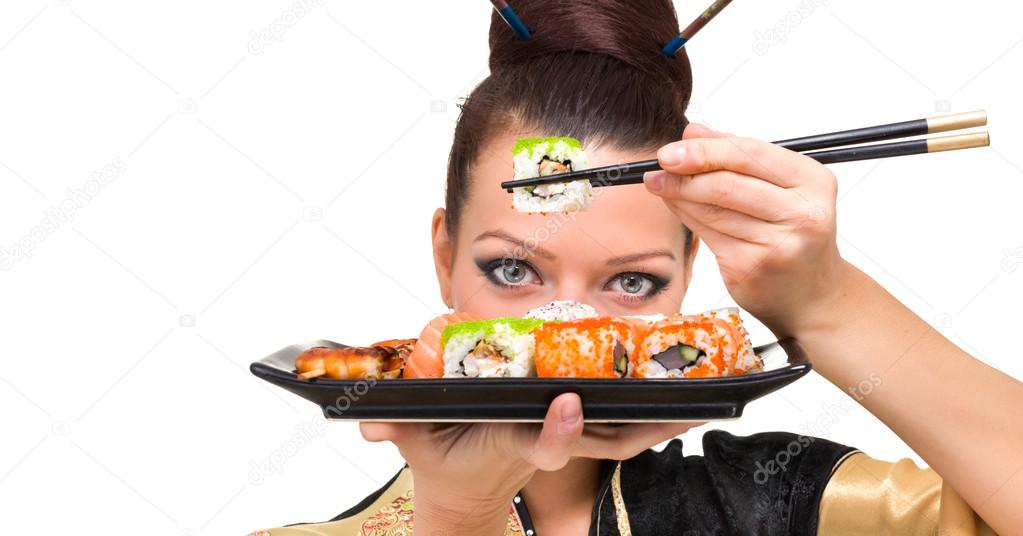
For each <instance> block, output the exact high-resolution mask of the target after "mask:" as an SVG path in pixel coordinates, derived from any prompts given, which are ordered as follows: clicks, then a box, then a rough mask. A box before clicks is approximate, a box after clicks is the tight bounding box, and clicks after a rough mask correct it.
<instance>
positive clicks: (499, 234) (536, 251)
mask: <svg viewBox="0 0 1023 536" xmlns="http://www.w3.org/2000/svg"><path fill="white" fill-rule="evenodd" d="M486 238H497V239H499V240H504V241H505V242H509V243H511V244H514V245H515V246H516V247H518V248H520V249H521V250H522V251H521V253H519V252H516V253H519V254H517V255H515V256H518V257H526V256H529V255H537V256H539V257H543V258H545V259H550V260H553V259H556V258H557V256H556V255H554V254H553V253H551V252H550V251H548V250H546V249H544V248H543V247H542V246H540V245H539V244H538V243H536V241H533V244H532V245H530V244H529V243H527V242H526V241H525V240H522V239H520V238H516V237H514V236H512V235H510V234H508V233H506V232H505V231H503V230H501V229H498V230H496V231H486V232H484V233H480V235H479V236H477V237H476V238H475V239H473V243H474V244H475V243H476V242H479V241H480V240H483V239H486Z"/></svg>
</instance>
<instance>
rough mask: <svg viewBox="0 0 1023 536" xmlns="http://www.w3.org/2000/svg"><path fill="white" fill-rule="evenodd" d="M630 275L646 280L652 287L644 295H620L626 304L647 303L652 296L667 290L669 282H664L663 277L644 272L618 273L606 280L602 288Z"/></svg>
mask: <svg viewBox="0 0 1023 536" xmlns="http://www.w3.org/2000/svg"><path fill="white" fill-rule="evenodd" d="M630 275H632V276H637V277H642V278H644V279H647V280H649V281H650V284H651V285H652V286H651V288H650V290H648V291H647V292H646V294H622V295H621V300H622V301H624V302H626V303H640V302H644V301H647V300H649V299H651V298H653V297H654V296H656V295H658V294H660V293H661V292H664V290H665V289H667V288H668V283H669V282H668V281H667V280H665V279H664V278H663V277H660V276H656V275H654V274H650V273H646V272H620V273H617V274H615V275H613V276H611V279H608V281H607V283H605V284H604V288H605V289H606V288H607V287H608V286H610V285H611V283H613V282H615V281H618V280H621V279H622V278H624V277H626V276H630Z"/></svg>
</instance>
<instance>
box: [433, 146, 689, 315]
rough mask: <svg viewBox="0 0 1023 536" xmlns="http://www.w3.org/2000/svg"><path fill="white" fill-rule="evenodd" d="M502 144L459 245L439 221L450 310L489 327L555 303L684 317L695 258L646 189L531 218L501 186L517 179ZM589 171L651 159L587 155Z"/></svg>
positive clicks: (472, 198)
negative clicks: (490, 320)
mask: <svg viewBox="0 0 1023 536" xmlns="http://www.w3.org/2000/svg"><path fill="white" fill-rule="evenodd" d="M523 136H524V134H513V133H509V134H507V135H502V136H497V137H494V138H492V139H491V140H490V142H489V143H487V144H485V145H484V147H483V151H482V153H481V155H480V156H479V157H478V159H477V162H476V167H475V169H474V173H473V176H472V177H471V185H470V187H469V196H468V199H467V202H466V205H465V206H464V207H463V210H462V217H461V221H460V224H459V228H458V231H457V233H458V235H457V237H455V240H453V241H452V240H450V237H448V236H447V233H446V232H445V230H444V220H443V218H444V212H443V210H438V211H437V214H436V215H435V216H434V221H433V237H434V260H435V262H436V265H437V277H438V279H439V281H440V286H441V293H442V296H443V298H444V301H445V303H446V304H447V305H448V306H449V307H452V308H454V309H457V310H462V311H471V312H473V313H476V314H478V315H481V316H483V317H485V318H492V317H497V316H521V315H522V314H524V313H525V312H526V311H528V310H529V309H532V308H533V307H536V306H539V305H543V304H544V303H547V302H550V301H553V300H573V301H578V302H583V303H588V304H590V305H592V306H593V307H595V308H596V309H597V311H599V312H600V313H601V314H607V315H629V314H652V313H665V314H667V313H672V312H677V311H679V310H680V308H681V305H682V298H683V297H684V296H685V292H686V287H687V286H688V284H689V278H690V270H691V268H692V257H693V255H695V252H696V244H694V245H693V251H692V254H691V255H690V256H689V258H687V257H686V256H685V251H684V250H685V231H684V229H683V226H682V224H681V223H680V222H679V220H678V217H677V216H675V215H674V214H673V213H672V212H671V211H669V210H668V208H667V207H666V206H665V205H664V203H663V202H661V200H660V198H658V197H656V196H653V195H651V194H649V193H648V192H647V191H646V189H645V188H644V187H643V185H642V184H638V185H630V186H618V187H613V188H595V189H594V198H593V203H592V206H590V208H588V209H586V210H584V211H580V212H575V213H552V214H524V213H520V212H518V211H516V210H515V209H514V208H512V197H511V194H509V193H507V192H506V191H505V190H503V189H502V188H501V187H500V183H501V182H502V181H506V180H509V179H510V178H511V177H512V175H513V170H512V158H511V147H512V145H514V143H515V140H516V139H517V138H519V137H523ZM585 149H586V151H587V156H588V158H589V164H590V166H591V167H597V166H605V165H611V164H618V163H623V162H630V161H635V160H645V159H649V158H654V157H655V155H654V154H653V153H637V152H621V151H616V150H611V149H606V148H602V147H585Z"/></svg>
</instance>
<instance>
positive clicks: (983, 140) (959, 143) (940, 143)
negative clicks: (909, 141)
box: [927, 132, 991, 153]
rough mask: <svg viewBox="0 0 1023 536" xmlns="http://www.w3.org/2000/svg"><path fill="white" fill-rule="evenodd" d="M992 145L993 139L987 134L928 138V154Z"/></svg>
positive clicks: (978, 133) (975, 133)
mask: <svg viewBox="0 0 1023 536" xmlns="http://www.w3.org/2000/svg"><path fill="white" fill-rule="evenodd" d="M990 144H991V137H990V136H989V135H988V133H987V132H974V133H972V134H956V135H954V136H937V137H934V138H927V152H929V153H936V152H939V151H954V150H956V149H969V148H971V147H987V146H988V145H990Z"/></svg>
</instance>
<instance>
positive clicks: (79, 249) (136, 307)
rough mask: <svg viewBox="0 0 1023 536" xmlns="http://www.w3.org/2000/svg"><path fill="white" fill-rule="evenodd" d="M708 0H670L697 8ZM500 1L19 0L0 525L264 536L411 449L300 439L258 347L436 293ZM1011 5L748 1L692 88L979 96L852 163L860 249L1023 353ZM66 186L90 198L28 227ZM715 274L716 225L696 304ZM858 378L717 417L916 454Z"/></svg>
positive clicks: (919, 100)
mask: <svg viewBox="0 0 1023 536" xmlns="http://www.w3.org/2000/svg"><path fill="white" fill-rule="evenodd" d="M705 3H707V1H706V0H701V1H700V2H694V1H689V0H687V1H685V2H676V5H677V8H678V10H679V12H680V18H682V19H683V20H684V21H688V20H690V19H691V18H692V17H694V16H696V15H697V14H698V13H699V12H700V11H701V10H702V9H703V8H704V7H705V5H704V4H705ZM800 6H802V10H800V9H801V8H800ZM297 11H303V12H304V16H302V17H296V16H295V15H296V12H297ZM489 20H490V7H489V4H488V3H487V2H484V1H483V0H478V1H474V2H460V3H459V4H458V5H457V7H456V6H455V5H454V4H445V3H442V2H418V3H416V4H412V3H411V2H407V3H406V2H402V3H394V2H380V3H374V2H356V3H352V2H339V1H336V0H328V1H327V2H326V3H325V4H323V5H317V4H313V3H308V4H305V7H301V5H299V7H298V8H296V7H295V5H294V4H293V3H292V2H291V1H273V2H257V3H252V2H212V3H211V2H197V1H185V2H169V3H151V2H90V1H84V0H71V1H70V2H65V1H57V2H54V3H46V2H40V1H21V2H5V3H4V4H3V7H2V8H0V246H2V247H3V248H5V251H8V252H10V249H11V248H12V246H15V245H17V244H19V243H21V244H22V245H24V246H29V247H31V251H30V256H26V257H25V258H15V257H14V256H11V255H8V256H7V257H6V258H4V259H5V260H4V263H5V264H4V268H5V270H4V271H2V272H0V292H2V295H0V296H2V298H0V303H2V307H0V326H2V327H0V330H2V341H3V354H2V360H0V415H2V417H3V418H2V431H0V520H2V521H0V523H2V526H3V527H4V529H5V531H6V532H10V533H30V532H45V533H50V534H54V533H58V532H61V531H71V530H75V529H81V530H84V531H85V532H90V533H91V532H98V531H100V529H99V528H97V527H98V526H103V530H104V531H106V532H109V533H123V534H128V533H146V534H167V535H178V534H180V535H188V534H199V533H201V534H243V533H246V532H247V531H249V530H254V529H258V528H263V527H268V526H276V525H280V524H284V523H290V522H298V521H315V520H322V519H326V518H329V517H331V516H333V515H335V514H336V513H338V512H340V511H342V510H344V509H346V508H347V507H349V506H351V505H352V504H354V503H355V502H357V501H358V500H359V499H361V498H362V497H363V496H365V495H366V494H368V493H369V492H370V491H372V490H374V489H376V488H377V487H378V486H379V485H380V484H381V483H383V482H384V481H386V479H387V478H388V477H390V476H391V474H393V472H394V471H396V470H397V469H398V467H399V466H400V464H401V462H400V459H399V458H398V456H397V454H396V451H395V450H394V449H393V447H391V446H389V445H378V444H368V443H365V442H363V441H362V440H361V438H360V436H359V434H358V430H357V427H356V425H354V424H347V423H332V424H331V425H330V426H329V427H328V429H327V431H326V433H325V435H324V436H323V437H320V436H314V437H313V440H312V441H307V442H302V443H303V444H302V445H301V446H298V443H299V441H297V440H296V439H295V437H294V436H295V435H296V434H299V433H301V432H300V430H301V429H306V430H310V429H311V430H315V428H312V427H314V426H315V424H316V421H317V420H316V417H317V410H316V408H315V407H314V406H312V405H311V404H309V403H307V402H305V401H304V400H301V399H298V398H296V397H294V396H292V395H290V394H288V393H286V392H283V391H280V390H277V389H276V388H273V387H271V386H269V385H266V384H263V383H262V382H260V381H259V380H257V379H255V378H254V377H253V376H251V375H250V374H249V373H248V370H247V366H248V364H249V363H250V362H251V361H253V360H256V359H258V358H260V357H262V356H263V355H265V354H268V353H270V352H272V351H274V350H276V349H278V348H279V347H282V346H284V345H287V344H290V343H294V342H301V341H305V340H310V339H315V338H332V339H335V340H341V341H349V342H356V343H358V342H362V343H367V342H370V341H372V340H376V339H382V338H389V337H398V336H414V335H416V334H417V333H418V331H419V329H420V328H421V326H422V325H423V324H424V323H425V322H426V320H427V319H429V318H430V316H431V315H433V314H435V313H437V312H439V311H441V310H442V308H443V306H442V303H441V302H440V299H439V296H438V292H437V286H436V282H435V279H434V275H433V266H432V261H431V257H430V246H429V240H428V236H429V229H428V224H429V217H430V214H431V213H432V211H433V210H434V208H435V207H437V206H439V205H440V204H441V203H442V199H443V197H442V195H443V193H442V192H443V179H444V174H445V161H446V157H447V152H448V149H449V142H450V137H451V132H452V128H453V124H454V123H453V121H454V119H455V118H456V117H457V108H456V101H457V99H458V98H459V97H461V96H463V95H464V94H465V93H466V92H467V91H468V89H469V88H471V87H472V86H473V85H474V84H475V83H476V82H478V81H479V80H481V78H482V77H483V76H485V74H486V58H487V47H486V34H487V28H488V24H489ZM1019 20H1020V12H1019V8H1018V7H1017V5H1016V3H1014V2H995V1H975V2H969V3H960V2H954V3H953V2H924V1H902V2H882V1H858V2H830V3H824V2H817V3H803V4H801V3H797V2H795V1H793V0H771V1H757V2H753V1H741V2H736V3H735V4H733V5H732V6H731V7H729V8H728V9H727V10H726V11H725V12H724V13H723V14H722V15H721V16H720V17H719V18H718V19H716V20H715V21H714V22H712V23H711V24H710V25H709V26H708V27H707V28H706V29H705V30H704V32H703V33H701V34H700V35H699V36H698V37H697V38H696V39H694V40H693V41H692V42H691V43H690V45H689V54H690V55H691V57H692V63H693V68H694V73H695V75H694V79H695V91H694V99H693V105H692V109H691V114H690V115H691V117H692V118H693V119H695V120H700V121H705V122H707V123H709V124H710V125H712V126H714V127H716V128H718V129H722V130H727V131H733V132H738V133H742V134H745V135H751V136H757V137H763V138H766V139H780V138H787V137H793V136H799V135H806V134H811V133H817V132H823V131H828V130H838V129H843V128H851V127H856V126H865V125H870V124H877V123H882V122H889V121H897V120H903V119H910V118H915V117H920V116H924V115H927V114H930V113H934V112H935V111H936V110H937V111H943V110H951V111H967V110H972V109H977V108H985V109H987V110H988V112H989V113H990V115H991V121H990V127H989V130H990V132H991V135H992V139H993V146H992V147H991V148H989V149H975V150H969V151H962V152H956V153H946V154H937V155H927V156H916V157H908V158H903V159H896V160H888V161H884V162H880V163H879V162H866V163H851V164H844V165H836V166H834V168H833V169H834V170H835V172H836V173H837V174H838V175H839V180H840V184H841V193H840V195H841V199H840V202H839V220H840V221H839V232H840V235H841V238H840V247H841V249H842V252H843V254H844V255H845V256H846V257H847V258H848V259H850V260H851V261H853V262H854V263H855V264H856V265H858V266H860V267H861V268H863V269H864V270H866V271H867V272H869V273H870V274H871V275H873V276H874V277H875V278H877V279H878V280H879V281H880V282H881V283H882V284H884V285H885V287H886V288H888V289H889V290H890V291H891V292H892V293H893V294H895V295H896V296H897V297H898V298H899V299H901V300H902V301H904V302H905V303H906V304H907V305H908V306H910V307H911V308H913V310H915V311H916V312H917V313H919V314H920V315H921V316H922V317H923V318H925V319H927V320H928V321H930V322H932V323H933V324H935V325H936V326H937V327H939V328H940V329H941V330H942V331H943V332H944V333H946V335H948V336H949V337H950V338H951V339H952V340H953V341H954V342H955V343H956V344H958V345H960V346H961V347H963V348H964V349H966V350H967V351H969V352H971V353H973V354H974V355H976V356H977V357H979V358H981V359H983V360H984V361H986V362H988V363H990V364H992V365H993V366H996V367H998V368H1000V369H1002V370H1004V371H1006V372H1007V373H1009V374H1011V375H1013V376H1015V377H1017V378H1020V377H1023V364H1021V362H1020V355H1021V353H1020V348H1019V333H1020V327H1019V322H1020V319H1021V315H1020V305H1019V304H1020V298H1021V297H1023V265H1021V264H1020V262H1019V261H1023V213H1021V211H1020V199H1021V198H1023V169H1021V167H1023V154H1021V153H1020V150H1019V147H1020V143H1021V141H1023V135H1021V134H1020V131H1019V125H1020V124H1021V119H1023V118H1021V113H1020V112H1021V99H1020V97H1019V95H1020V93H1021V92H1020V87H1019V83H1018V80H1019V78H1018V76H1019V73H1020V71H1021V69H1020V68H1021V66H1023V65H1021V64H1023V46H1019V45H1020V43H1021V38H1023V35H1021V33H1020V29H1019V25H1018V22H1019ZM527 23H528V21H527ZM268 28H271V29H274V30H275V31H276V32H277V33H276V36H277V37H276V39H275V40H274V41H273V42H271V43H269V44H265V45H263V46H261V47H260V46H256V45H255V44H253V43H252V42H251V39H252V37H251V35H252V34H251V33H252V32H257V33H258V32H260V31H263V30H264V29H268ZM772 31H773V32H775V34H774V37H775V38H776V39H774V40H773V43H769V42H767V41H766V40H767V39H769V38H770V33H769V32H772ZM758 32H759V34H758ZM757 35H761V36H763V37H762V38H760V37H757ZM758 43H759V44H758ZM765 45H766V46H765ZM108 166H109V168H108ZM105 168H106V169H105ZM116 168H120V169H121V171H118V170H117V169H116ZM104 172H106V173H107V179H108V180H107V182H108V184H107V185H105V186H102V187H101V188H96V184H92V185H91V186H89V188H90V189H91V193H89V192H86V194H85V195H82V194H76V193H75V191H76V190H81V189H84V188H86V186H87V184H88V183H89V182H90V180H91V177H92V176H93V174H94V173H99V174H102V173H104ZM69 192H70V193H69ZM69 196H70V198H69ZM68 199H70V200H71V201H70V203H72V204H74V206H75V208H74V212H73V213H72V214H71V217H70V218H69V221H63V220H59V221H60V223H59V224H57V225H51V226H50V228H49V229H42V228H40V229H37V230H35V231H33V228H35V227H36V226H38V225H40V223H41V222H42V221H43V220H44V218H46V217H47V211H48V210H49V209H51V207H58V208H59V207H61V206H62V204H63V205H65V206H70V205H68V203H67V202H66V201H67V200H68ZM78 205H81V206H78ZM33 233H34V234H33ZM26 237H27V238H26ZM1017 248H1021V249H1017ZM1013 255H1019V257H1018V258H1015V260H1014V257H1013ZM722 298H724V299H725V301H727V296H726V294H725V292H724V289H723V286H722V284H721V282H720V280H719V276H718V274H717V272H716V269H715V266H714V262H713V258H712V257H710V256H709V255H707V254H706V252H703V254H702V255H700V257H699V258H698V260H697V267H696V275H695V277H694V279H693V283H692V288H691V289H690V293H689V296H688V297H687V300H686V304H685V306H686V308H687V309H689V310H698V309H705V308H709V307H711V306H714V305H718V304H719V301H721V300H722ZM864 314H870V312H869V311H864ZM754 336H755V339H756V340H755V341H754V342H757V343H761V342H766V340H767V338H768V334H767V333H766V332H765V331H764V330H763V329H762V327H759V326H756V329H754ZM921 373H922V374H926V371H921ZM935 389H945V390H947V392H948V394H949V396H955V395H956V386H955V385H945V386H935ZM843 398H844V395H843V394H842V393H841V392H840V391H838V390H837V389H835V388H833V387H832V386H831V385H830V384H828V383H827V382H826V381H824V380H823V379H822V378H820V377H818V376H811V377H809V378H807V379H804V380H802V381H800V382H798V383H796V384H795V385H793V386H791V387H789V388H786V389H784V390H783V391H782V392H779V393H777V394H774V395H771V396H769V397H767V398H765V399H762V400H760V401H758V402H756V403H754V404H752V405H751V406H750V407H749V408H748V409H747V411H746V415H745V416H744V417H743V418H742V419H741V420H740V421H737V422H729V423H723V424H718V425H715V426H719V427H721V428H724V429H727V430H730V431H733V432H737V433H752V432H755V431H761V430H790V431H797V432H798V431H803V430H806V429H808V426H811V425H816V428H813V429H811V430H812V431H814V432H815V433H816V434H817V435H821V436H824V437H827V438H830V439H832V440H835V441H839V442H842V443H846V444H850V445H854V446H857V447H860V448H861V449H864V450H865V451H867V452H868V453H870V454H871V455H874V456H876V457H880V458H887V459H896V458H900V457H904V456H910V457H913V456H914V454H913V452H912V451H911V450H910V449H909V448H908V447H907V446H906V445H905V444H903V443H902V442H901V441H900V440H899V439H898V438H897V437H896V436H895V435H894V434H893V433H892V432H890V431H888V430H887V429H886V428H885V427H884V426H883V425H882V424H880V423H879V422H878V421H877V420H876V419H874V418H873V417H872V416H870V415H869V414H867V413H866V412H865V411H864V410H862V409H860V408H859V407H852V409H849V408H851V406H849V405H847V404H843ZM919 410H920V412H921V418H928V415H927V408H919ZM297 427H298V428H297ZM302 427H305V428H302ZM306 433H308V432H306ZM949 433H956V431H955V430H949ZM685 441H686V442H687V447H686V448H687V451H688V452H690V453H698V452H699V445H698V443H699V442H698V432H697V433H691V434H690V436H689V437H688V438H686V439H685ZM271 459H273V460H276V461H277V462H278V465H277V469H276V470H275V471H273V472H272V473H271V474H267V475H263V474H256V476H257V478H253V477H252V475H253V472H252V467H253V464H258V463H261V462H263V461H265V460H271ZM33 527H34V528H33ZM141 527H144V529H143V528H141Z"/></svg>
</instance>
